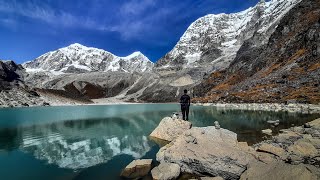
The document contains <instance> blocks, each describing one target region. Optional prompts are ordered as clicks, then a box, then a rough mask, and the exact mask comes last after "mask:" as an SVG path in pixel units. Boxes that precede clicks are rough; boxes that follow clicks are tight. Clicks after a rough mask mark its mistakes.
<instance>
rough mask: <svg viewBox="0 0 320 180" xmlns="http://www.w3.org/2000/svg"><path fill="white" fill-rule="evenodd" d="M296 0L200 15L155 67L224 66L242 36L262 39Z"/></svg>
mask: <svg viewBox="0 0 320 180" xmlns="http://www.w3.org/2000/svg"><path fill="white" fill-rule="evenodd" d="M300 1H301V0H289V1H287V0H271V1H269V2H265V1H260V2H259V3H258V4H257V5H255V6H254V7H250V8H248V9H246V10H244V11H241V12H237V13H231V14H225V13H221V14H208V15H206V16H203V17H200V18H198V19H197V20H196V21H195V22H193V23H192V24H191V25H190V26H189V27H188V29H187V30H186V31H185V33H184V34H183V35H182V36H181V38H180V40H179V41H178V42H177V44H176V45H175V46H174V48H173V49H172V50H171V51H169V52H168V53H167V54H166V55H165V56H164V57H162V58H160V59H159V60H158V61H157V62H156V64H155V67H156V68H158V69H162V68H175V69H181V68H187V67H194V66H207V67H208V68H207V70H208V71H212V70H213V71H214V70H220V69H225V68H227V67H228V66H229V64H230V63H231V62H232V61H233V59H234V58H235V56H236V53H237V51H238V50H239V48H240V47H241V45H242V44H243V42H244V41H245V40H246V39H249V38H251V37H253V36H257V42H256V43H257V45H258V43H260V44H264V43H266V42H267V41H268V38H269V37H270V35H271V34H272V32H273V31H274V29H275V27H276V26H277V24H278V22H279V19H281V18H282V17H283V16H284V15H285V14H286V13H287V11H288V10H290V9H291V8H292V7H294V6H295V5H296V4H298V3H299V2H300ZM259 34H260V35H259ZM177 67H178V68H177Z"/></svg>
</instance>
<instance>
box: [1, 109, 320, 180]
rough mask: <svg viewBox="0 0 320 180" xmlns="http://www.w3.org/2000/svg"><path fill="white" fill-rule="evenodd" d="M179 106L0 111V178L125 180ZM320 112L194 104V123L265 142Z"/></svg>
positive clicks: (153, 148) (151, 151) (154, 148)
mask: <svg viewBox="0 0 320 180" xmlns="http://www.w3.org/2000/svg"><path fill="white" fill-rule="evenodd" d="M179 109H180V106H179V104H120V105H104V106H100V105H95V106H64V107H30V108H3V109H0V176H1V179H4V180H16V179H32V180H38V179H41V180H43V179H46V180H50V179H54V180H56V179H61V180H69V179H95V180H100V179H101V180H102V179H103V180H106V179H111V180H112V179H122V178H121V177H120V176H119V175H120V173H121V171H122V169H123V168H124V167H125V166H126V165H128V164H129V163H130V162H131V161H132V160H134V159H143V158H147V159H150V158H151V159H153V160H154V162H155V159H156V153H157V152H158V150H159V148H160V145H158V144H157V143H156V142H155V141H153V140H152V139H150V138H149V134H150V133H151V132H152V131H153V130H154V129H155V128H156V127H157V125H158V124H159V122H160V121H161V119H163V118H164V117H166V116H171V115H172V113H173V112H178V111H179ZM318 117H319V114H299V113H288V112H267V111H245V110H230V109H217V108H216V107H212V106H207V107H204V106H191V107H190V115H189V119H190V120H189V121H190V122H192V124H193V126H198V127H203V126H213V125H214V122H215V121H218V122H219V124H220V126H221V127H222V128H225V129H229V130H231V131H233V132H235V133H237V134H238V140H239V141H246V142H248V143H249V144H254V143H257V142H260V141H262V140H264V139H265V138H270V137H265V135H264V134H262V133H261V130H263V129H267V128H271V127H270V124H268V123H267V121H268V120H280V124H279V126H277V127H275V128H273V129H272V130H273V131H274V132H275V133H277V132H278V131H279V130H280V129H284V128H289V127H291V126H298V125H303V124H304V123H306V122H309V121H311V120H314V119H316V118H318Z"/></svg>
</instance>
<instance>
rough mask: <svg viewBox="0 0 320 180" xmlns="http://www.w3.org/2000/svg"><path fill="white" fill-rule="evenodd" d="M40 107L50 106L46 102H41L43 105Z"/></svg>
mask: <svg viewBox="0 0 320 180" xmlns="http://www.w3.org/2000/svg"><path fill="white" fill-rule="evenodd" d="M42 106H50V104H49V103H47V102H43V103H42Z"/></svg>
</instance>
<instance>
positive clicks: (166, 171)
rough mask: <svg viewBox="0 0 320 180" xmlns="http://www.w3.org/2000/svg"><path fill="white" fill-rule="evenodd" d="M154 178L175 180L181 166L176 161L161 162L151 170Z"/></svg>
mask: <svg viewBox="0 0 320 180" xmlns="http://www.w3.org/2000/svg"><path fill="white" fill-rule="evenodd" d="M151 174H152V178H153V179H154V180H173V179H177V178H178V177H179V175H180V166H179V165H178V164H174V163H161V164H160V165H159V166H157V167H155V168H153V169H152V170H151Z"/></svg>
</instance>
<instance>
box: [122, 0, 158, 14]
mask: <svg viewBox="0 0 320 180" xmlns="http://www.w3.org/2000/svg"><path fill="white" fill-rule="evenodd" d="M155 5H156V0H130V1H128V2H126V3H124V4H123V5H122V6H121V8H120V12H121V13H122V14H124V15H139V14H141V13H143V12H144V11H145V10H146V9H147V8H150V7H153V6H155Z"/></svg>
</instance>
